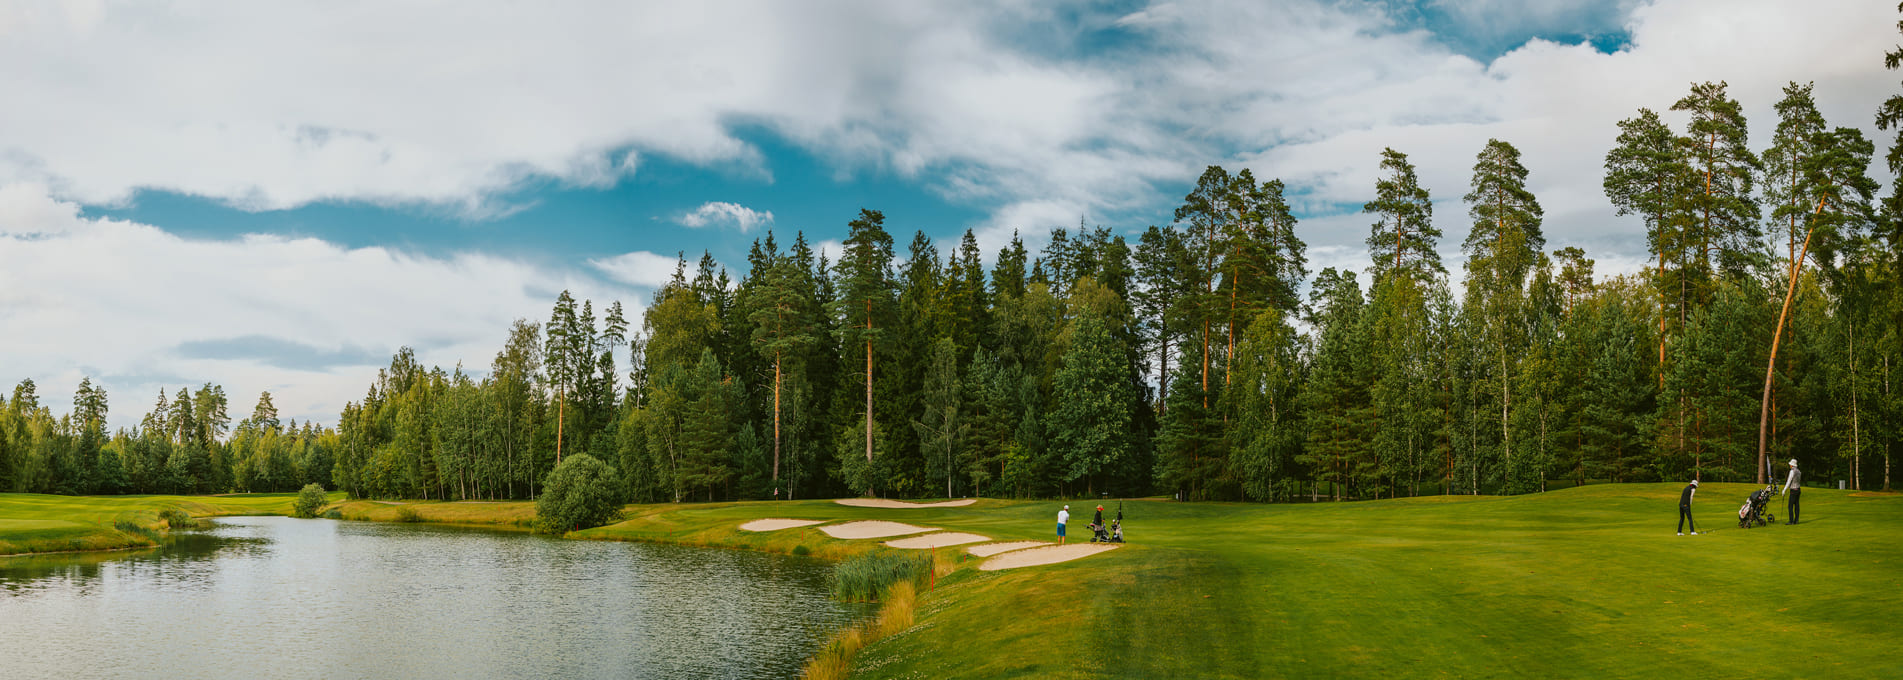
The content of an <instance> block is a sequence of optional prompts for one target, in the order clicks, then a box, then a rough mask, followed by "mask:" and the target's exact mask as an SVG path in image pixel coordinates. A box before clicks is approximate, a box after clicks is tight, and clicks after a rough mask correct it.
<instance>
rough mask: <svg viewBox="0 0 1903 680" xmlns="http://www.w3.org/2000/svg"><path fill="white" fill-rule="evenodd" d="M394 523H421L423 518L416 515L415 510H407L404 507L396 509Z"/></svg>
mask: <svg viewBox="0 0 1903 680" xmlns="http://www.w3.org/2000/svg"><path fill="white" fill-rule="evenodd" d="M396 521H398V522H421V521H423V516H422V515H418V514H416V508H408V507H405V508H397V509H396Z"/></svg>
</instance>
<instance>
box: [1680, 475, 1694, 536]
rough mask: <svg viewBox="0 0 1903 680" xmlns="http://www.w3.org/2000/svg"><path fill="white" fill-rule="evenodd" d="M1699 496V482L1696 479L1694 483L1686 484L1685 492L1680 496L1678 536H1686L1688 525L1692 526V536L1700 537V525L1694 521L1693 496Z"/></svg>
mask: <svg viewBox="0 0 1903 680" xmlns="http://www.w3.org/2000/svg"><path fill="white" fill-rule="evenodd" d="M1697 494H1698V480H1696V479H1694V480H1692V483H1690V484H1686V485H1685V490H1684V491H1682V492H1680V493H1679V494H1678V535H1680V536H1684V535H1685V525H1687V524H1690V525H1692V535H1693V536H1697V535H1698V523H1697V522H1693V521H1692V496H1695V495H1697Z"/></svg>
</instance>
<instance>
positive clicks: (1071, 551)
mask: <svg viewBox="0 0 1903 680" xmlns="http://www.w3.org/2000/svg"><path fill="white" fill-rule="evenodd" d="M1116 549H1117V546H1116V545H1115V544H1111V543H1076V544H1072V545H1054V546H1050V547H1048V548H1031V549H1030V550H1018V551H1015V552H1008V553H1005V554H1003V555H999V556H997V557H993V558H991V559H988V560H985V563H984V564H981V565H978V569H979V571H997V570H999V569H1015V568H1017V567H1030V566H1036V565H1039V564H1057V563H1058V562H1069V561H1071V560H1074V559H1077V558H1079V557H1089V556H1091V555H1095V554H1097V553H1100V552H1105V551H1109V550H1116Z"/></svg>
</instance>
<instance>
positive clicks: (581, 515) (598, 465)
mask: <svg viewBox="0 0 1903 680" xmlns="http://www.w3.org/2000/svg"><path fill="white" fill-rule="evenodd" d="M620 518H621V480H620V477H619V475H616V474H615V469H614V468H612V467H609V466H608V464H607V463H603V462H601V461H600V460H598V459H596V458H595V457H594V456H590V455H588V454H586V453H577V454H575V455H572V456H569V457H568V458H567V459H565V460H563V461H562V464H560V465H557V466H555V471H554V472H550V473H549V475H548V486H547V488H545V489H543V491H542V496H541V497H540V498H537V499H535V530H536V531H539V532H542V533H545V534H560V533H565V532H569V531H575V530H577V529H587V528H589V527H598V526H601V525H603V524H607V523H610V522H613V521H615V520H618V519H620Z"/></svg>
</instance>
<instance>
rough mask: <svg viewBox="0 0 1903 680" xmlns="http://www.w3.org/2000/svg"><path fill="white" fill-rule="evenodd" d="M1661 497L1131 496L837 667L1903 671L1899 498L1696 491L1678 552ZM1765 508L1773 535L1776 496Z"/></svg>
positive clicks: (838, 514)
mask: <svg viewBox="0 0 1903 680" xmlns="http://www.w3.org/2000/svg"><path fill="white" fill-rule="evenodd" d="M1680 488H1681V485H1677V484H1620V485H1595V486H1587V487H1583V488H1578V489H1568V490H1564V491H1556V492H1552V493H1545V494H1531V495H1526V496H1515V497H1467V496H1441V497H1426V498H1414V499H1397V500H1380V501H1363V502H1354V503H1316V504H1284V505H1258V504H1240V503H1237V504H1230V503H1174V502H1167V501H1126V502H1124V503H1123V510H1124V514H1125V517H1126V523H1125V526H1126V527H1127V528H1128V534H1129V539H1130V541H1131V543H1130V544H1129V545H1128V546H1126V547H1125V548H1124V549H1122V550H1116V551H1112V552H1109V553H1105V554H1102V555H1096V556H1092V557H1089V558H1086V559H1080V560H1076V561H1072V562H1066V563H1062V564H1056V565H1049V566H1042V567H1029V568H1023V569H1013V570H1007V571H999V572H981V571H979V570H977V569H975V568H972V565H976V564H977V563H978V560H977V559H976V558H965V560H966V561H965V562H964V563H963V564H961V565H960V566H959V568H958V569H956V570H954V571H952V572H951V573H950V574H949V575H947V576H945V577H942V578H940V579H939V580H938V581H937V584H936V587H935V589H933V590H931V591H929V592H926V593H921V594H920V596H919V600H918V604H917V608H918V614H917V621H918V624H917V625H916V626H914V627H913V628H912V629H910V630H908V631H906V632H904V633H901V634H898V635H894V636H891V637H888V638H885V639H883V640H881V641H879V642H877V643H874V644H872V645H870V646H868V647H867V648H866V649H865V650H863V651H862V652H860V653H859V654H858V655H857V656H856V657H855V658H854V662H853V669H854V672H853V676H854V677H870V678H905V677H931V678H949V677H960V678H995V677H1039V678H1100V677H1109V678H1285V677H1344V676H1345V677H1370V678H1387V677H1542V678H1550V677H1568V678H1588V677H1590V678H1603V677H1670V678H1747V677H1749V678H1759V677H1903V654H1899V650H1903V625H1900V624H1899V612H1900V611H1903V609H1900V608H1899V607H1903V496H1898V495H1884V494H1871V493H1862V494H1859V493H1854V492H1848V491H1835V490H1825V489H1810V490H1807V492H1806V493H1805V495H1804V519H1805V521H1804V523H1803V524H1801V525H1798V526H1768V527H1761V528H1754V529H1749V530H1746V529H1740V528H1738V526H1737V515H1736V512H1737V509H1738V505H1740V504H1741V503H1742V502H1743V499H1744V497H1745V496H1746V495H1747V494H1749V493H1750V492H1751V491H1752V490H1754V489H1755V488H1758V487H1755V486H1752V485H1747V484H1707V485H1705V487H1704V488H1703V489H1702V490H1700V491H1699V494H1698V502H1697V503H1696V504H1695V506H1694V509H1693V514H1694V517H1695V518H1697V519H1698V520H1699V521H1700V524H1699V529H1700V530H1702V531H1704V532H1707V533H1705V534H1704V535H1700V536H1689V535H1687V536H1682V537H1681V536H1676V535H1674V522H1676V520H1677V517H1678V510H1677V500H1678V494H1679V490H1680ZM1060 505H1061V503H1059V502H1054V501H1043V502H1017V501H993V500H983V501H980V502H979V503H977V504H975V505H972V506H968V507H963V508H930V509H906V510H873V509H864V508H848V507H844V506H840V505H836V504H832V503H828V502H825V501H802V502H797V503H778V504H770V505H767V507H762V506H763V504H758V503H746V504H732V505H705V506H688V507H678V508H677V509H673V510H669V511H662V512H657V513H654V514H650V515H647V516H643V517H636V518H634V519H631V520H629V521H627V522H624V523H622V524H619V525H614V526H610V527H603V528H600V529H594V530H590V531H586V532H580V533H579V534H578V535H579V536H588V537H597V538H610V537H619V538H632V539H639V540H661V541H680V542H699V543H707V544H728V545H734V546H742V547H744V546H751V547H756V548H762V549H774V550H784V549H786V548H787V546H788V545H790V544H792V543H803V544H808V545H812V546H814V549H815V552H819V550H820V549H824V548H829V547H831V546H834V545H836V544H839V543H851V542H846V541H835V540H831V539H826V538H824V535H823V534H820V533H819V532H818V530H817V529H816V528H814V527H804V528H795V529H786V530H782V531H776V532H766V533H761V534H753V535H745V534H747V533H748V532H737V531H730V529H716V528H714V527H727V528H731V527H735V526H737V525H738V524H739V523H741V522H744V521H747V520H749V519H755V518H759V517H766V516H771V517H787V518H799V519H826V520H840V519H891V520H897V521H904V522H906V523H910V524H918V525H924V526H932V527H941V528H944V529H948V530H956V531H968V532H972V533H978V534H983V535H986V536H990V537H992V538H993V539H996V540H1015V539H1039V540H1052V539H1053V538H1054V537H1053V536H1051V533H1052V531H1053V529H1052V526H1053V525H1054V524H1055V521H1056V514H1057V509H1058V507H1060ZM1107 506H1108V510H1109V513H1112V514H1113V513H1114V512H1115V511H1116V508H1117V504H1116V502H1114V501H1112V502H1110V503H1108V504H1107ZM643 507H651V506H643ZM1094 507H1095V503H1086V502H1081V501H1073V502H1071V508H1072V511H1073V517H1072V520H1071V532H1070V533H1071V538H1072V540H1073V541H1075V540H1088V535H1089V532H1088V531H1087V530H1085V529H1084V528H1083V527H1084V525H1085V524H1088V523H1089V516H1090V512H1091V510H1092V509H1094ZM1773 508H1774V510H1775V511H1777V514H1778V515H1779V516H1780V518H1781V516H1782V514H1783V512H1782V511H1783V499H1781V498H1780V499H1777V500H1775V501H1774V505H1773ZM1080 535H1081V536H1082V537H1081V538H1080ZM857 543H874V542H873V541H858V542H857ZM945 552H958V553H959V554H962V551H946V550H941V551H940V555H941V559H945V557H944V553H945Z"/></svg>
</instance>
